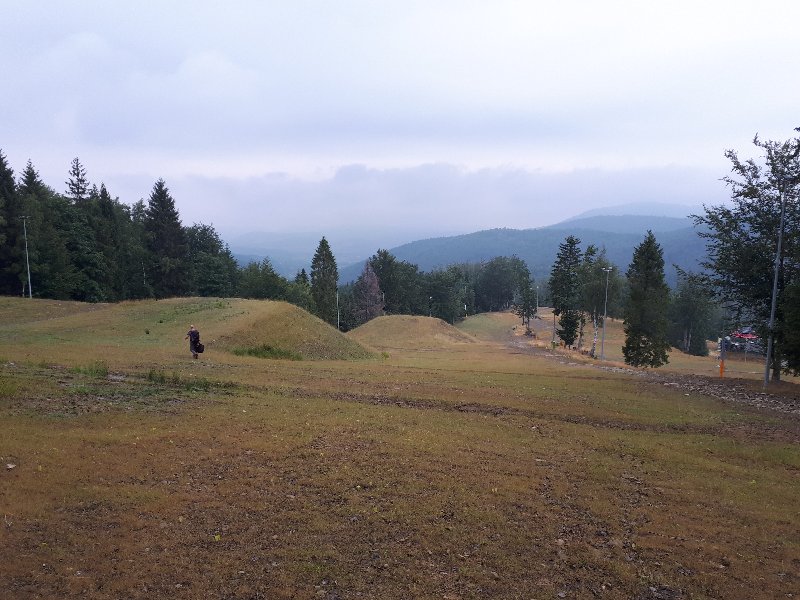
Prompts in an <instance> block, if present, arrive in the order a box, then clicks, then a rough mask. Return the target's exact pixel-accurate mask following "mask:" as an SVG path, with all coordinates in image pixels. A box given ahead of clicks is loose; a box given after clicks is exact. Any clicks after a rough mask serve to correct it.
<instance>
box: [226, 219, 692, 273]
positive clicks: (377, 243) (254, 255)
mask: <svg viewBox="0 0 800 600" xmlns="http://www.w3.org/2000/svg"><path fill="white" fill-rule="evenodd" d="M702 213H703V208H702V207H701V206H687V205H673V204H663V203H635V204H625V205H618V206H610V207H607V208H601V209H594V210H591V211H587V212H584V213H581V214H578V215H576V216H575V217H572V218H570V219H567V220H566V221H563V222H561V223H557V224H555V225H550V226H547V227H540V228H536V229H512V228H500V229H487V230H483V231H476V232H473V233H468V234H460V235H445V236H441V237H434V238H426V239H418V240H409V241H398V240H392V237H391V235H386V234H385V233H382V232H376V233H375V234H374V235H372V236H364V235H360V236H356V237H349V236H347V235H346V234H343V235H338V234H337V233H336V232H331V233H330V234H322V233H300V234H267V233H251V234H247V235H243V236H239V237H237V238H234V239H233V240H231V242H230V246H231V250H232V251H233V253H234V255H235V256H236V258H237V260H239V261H240V262H242V263H245V264H246V263H247V262H250V261H254V260H262V259H263V258H264V257H268V258H269V259H270V262H272V265H273V266H274V267H275V269H276V271H278V272H279V273H281V274H282V275H284V276H286V277H294V275H295V274H296V273H297V271H299V270H300V269H301V268H305V269H306V270H308V269H309V265H310V264H311V258H312V256H313V254H314V251H315V250H316V247H317V244H318V243H319V240H320V238H321V237H322V235H325V236H326V238H327V239H328V241H329V242H330V245H331V249H332V250H333V252H334V255H335V257H336V261H337V263H338V265H339V274H340V282H341V283H347V282H350V281H353V280H355V279H356V278H357V277H358V275H359V273H360V272H361V269H362V268H363V264H364V261H365V260H366V259H368V258H369V257H370V256H372V255H373V254H375V252H376V251H377V250H378V249H379V248H383V249H388V250H389V251H390V252H391V253H392V254H393V255H395V256H396V257H397V258H398V259H399V260H405V261H408V262H410V263H413V264H416V265H418V266H419V268H420V269H421V270H423V271H430V270H432V269H436V268H444V267H447V266H448V265H451V264H454V263H464V262H471V263H475V262H481V261H488V260H490V259H492V258H494V257H496V256H511V255H516V256H518V257H520V258H521V259H523V260H524V261H525V262H526V263H527V264H528V267H529V268H530V269H531V272H532V274H533V276H534V278H535V279H536V280H537V281H544V280H546V279H547V278H548V277H549V274H550V268H551V266H552V263H553V261H554V260H555V256H556V253H557V251H558V246H559V244H560V243H561V242H563V241H564V238H565V237H567V236H568V235H575V236H577V237H578V238H580V239H581V241H582V247H583V248H585V247H586V246H587V245H588V244H594V245H595V246H597V247H598V248H605V250H606V253H607V256H608V258H609V259H610V260H611V261H612V262H613V263H614V264H616V265H617V266H618V267H619V268H620V269H621V270H623V271H624V270H625V269H626V268H627V266H628V263H629V262H630V259H631V256H632V254H633V249H634V247H635V246H636V245H637V244H639V243H640V242H641V241H642V239H643V238H644V235H645V233H646V232H647V230H648V229H649V230H652V231H653V233H655V235H656V238H657V240H658V242H659V243H660V244H661V246H662V248H663V250H664V262H665V272H666V276H667V280H668V281H670V282H673V281H674V279H675V269H674V268H672V265H673V264H677V265H679V266H680V267H682V268H684V269H687V270H692V271H696V270H698V269H699V265H698V263H699V261H701V260H702V259H703V257H704V255H705V242H704V241H703V240H702V239H701V238H700V237H699V236H698V235H697V230H696V228H695V226H694V222H693V220H692V219H691V218H690V215H692V214H702ZM393 242H394V243H393Z"/></svg>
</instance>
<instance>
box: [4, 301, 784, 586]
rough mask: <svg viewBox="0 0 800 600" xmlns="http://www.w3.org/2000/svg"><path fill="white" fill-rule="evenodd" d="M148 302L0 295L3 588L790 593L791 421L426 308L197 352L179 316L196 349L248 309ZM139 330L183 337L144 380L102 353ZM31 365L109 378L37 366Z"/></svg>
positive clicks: (237, 330)
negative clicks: (353, 349)
mask: <svg viewBox="0 0 800 600" xmlns="http://www.w3.org/2000/svg"><path fill="white" fill-rule="evenodd" d="M3 302H5V301H3ZM156 306H158V309H159V311H160V312H157V313H154V312H153V311H152V308H151V307H149V306H147V307H145V306H141V305H138V304H133V305H129V306H127V307H126V306H125V305H120V306H116V307H87V306H86V305H69V306H66V305H63V304H62V305H61V306H57V305H54V306H53V307H52V308H45V309H44V310H43V309H42V307H41V306H40V307H37V308H36V310H38V311H39V314H38V316H36V315H34V314H33V313H32V312H25V311H31V309H32V308H33V306H32V305H30V306H19V305H18V304H17V303H14V302H9V303H8V304H4V305H3V307H2V309H1V310H2V311H3V312H2V316H3V318H2V320H1V321H2V323H3V324H4V325H3V326H2V328H0V331H2V336H4V337H3V339H4V342H3V343H4V347H3V356H4V357H5V358H6V360H7V361H13V362H14V365H11V364H9V363H5V364H3V365H2V367H0V368H2V370H1V371H0V418H2V420H3V423H4V428H3V436H2V437H0V456H2V462H3V463H11V464H16V465H17V466H16V467H15V468H14V469H11V470H4V471H3V472H2V473H0V478H1V479H2V481H0V511H1V512H3V514H4V519H5V524H4V525H3V526H2V528H0V561H1V562H2V564H3V569H2V570H0V590H5V591H6V593H8V594H10V596H9V597H14V598H28V597H78V596H82V597H89V598H115V597H126V598H149V597H163V596H166V595H169V596H171V597H176V598H195V597H215V598H216V597H226V598H251V597H256V596H257V594H261V595H262V596H265V597H274V598H290V597H292V598H316V597H327V598H336V597H338V598H355V597H358V595H359V594H360V595H361V596H362V597H374V598H379V597H380V598H408V597H416V598H434V597H436V598H442V597H453V598H455V597H460V598H487V597H491V598H541V597H558V596H557V594H559V593H563V594H565V597H575V598H583V597H594V596H598V597H607V598H631V597H636V596H638V595H640V594H641V597H643V598H655V597H657V596H656V595H655V593H653V592H651V591H650V588H654V589H656V591H657V592H658V593H661V594H662V596H661V597H670V596H667V595H666V594H667V593H673V592H675V593H677V591H678V590H680V591H681V593H682V594H683V596H682V597H694V598H720V597H724V598H752V597H759V596H760V597H784V596H786V594H788V593H792V592H794V591H796V589H797V585H798V578H797V570H798V560H799V559H800V547H798V540H797V538H796V536H794V535H792V533H791V532H794V531H797V530H798V527H799V526H800V518H799V517H798V513H797V508H796V507H797V505H796V498H797V495H798V492H800V483H799V482H798V472H800V450H798V448H799V446H798V440H799V439H800V426H798V423H797V420H796V419H791V418H787V417H784V416H781V417H780V418H776V417H774V416H773V415H771V414H769V413H757V412H752V411H747V410H745V409H742V408H741V407H738V406H729V405H725V404H721V403H720V402H718V401H715V400H712V399H709V398H705V397H703V396H700V395H695V394H693V395H691V396H685V395H684V394H683V393H682V392H680V391H677V390H674V389H672V388H668V387H664V386H661V385H658V384H653V383H649V382H648V381H646V380H642V379H641V378H637V377H635V376H631V375H628V374H624V373H613V372H607V371H600V370H598V369H595V368H592V367H591V366H588V365H587V366H582V365H581V364H578V363H577V362H576V361H572V364H569V363H568V362H567V361H554V360H550V359H544V358H539V357H537V355H534V354H531V353H530V352H527V351H526V350H525V348H522V347H518V348H513V349H509V348H508V347H507V346H506V343H507V342H508V337H509V333H510V331H511V327H512V326H513V324H514V323H515V321H514V319H513V317H509V315H485V316H481V317H479V318H475V319H471V320H470V321H468V322H467V323H466V324H465V326H464V328H463V329H464V330H465V331H467V332H468V333H469V334H470V337H467V338H465V339H467V340H471V341H469V342H466V343H461V342H456V343H450V342H448V343H444V342H442V341H441V340H442V338H441V337H440V336H441V333H442V331H443V330H445V331H449V328H447V327H443V324H440V323H439V322H437V321H435V320H429V319H422V320H417V321H416V322H415V326H414V327H411V326H410V324H409V323H408V322H406V321H405V320H403V319H397V318H392V319H389V320H387V321H386V322H384V323H383V325H382V327H381V329H379V330H377V331H373V332H372V333H370V334H369V335H366V333H369V332H368V331H366V330H365V331H366V333H365V331H362V332H360V334H358V335H357V334H353V337H356V338H359V337H361V336H363V337H364V338H370V339H373V340H375V339H377V340H383V341H384V343H385V344H386V346H385V347H387V348H389V347H390V348H391V351H390V357H389V358H388V359H386V360H383V361H375V360H370V361H360V362H359V361H352V360H348V361H316V362H311V361H303V362H289V361H263V360H258V359H251V358H242V357H236V356H233V355H231V354H228V353H224V352H219V351H216V350H212V351H210V352H209V353H208V355H207V356H205V357H204V359H203V360H202V361H196V362H195V361H192V360H191V359H190V358H188V355H187V353H186V352H185V351H184V348H183V341H182V338H183V334H184V333H185V331H184V330H185V328H186V327H187V326H188V322H187V319H188V318H192V319H193V320H194V321H195V324H197V325H198V326H200V327H201V329H202V330H203V332H204V338H205V339H206V340H208V343H209V345H210V346H212V348H213V346H214V345H215V344H217V343H219V344H220V345H223V344H225V343H227V341H226V340H228V339H237V340H240V339H242V338H243V336H244V334H243V333H241V332H242V331H247V329H246V328H244V329H243V328H242V324H243V323H253V322H254V321H253V320H252V314H253V312H252V311H253V310H254V309H253V308H252V307H249V306H248V305H239V304H237V303H235V302H234V303H231V304H230V306H220V307H217V308H212V307H207V308H203V306H194V307H192V308H191V312H188V313H187V306H191V303H190V304H189V305H183V304H181V303H179V302H177V301H175V302H173V301H169V302H165V303H163V304H161V303H156ZM198 308H199V309H200V310H196V309H198ZM50 310H53V311H56V313H58V314H56V313H50ZM109 311H110V312H109ZM248 311H249V312H248ZM12 312H13V315H14V319H13V320H14V322H15V324H8V323H9V322H10V320H11V319H9V318H7V317H8V315H10V314H11V313H12ZM34 312H35V311H34ZM65 312H67V313H71V316H68V315H66V314H64V313H65ZM51 314H52V316H55V318H50V317H51ZM115 314H116V316H113V315H115ZM155 314H158V315H160V316H161V317H162V319H161V320H163V321H164V322H163V323H158V320H156V321H155V322H156V323H157V325H153V324H152V322H153V316H154V315H155ZM212 314H213V315H216V316H213V317H212ZM259 314H261V313H259ZM86 315H93V317H92V320H91V321H87V320H84V319H85V318H86ZM196 317H202V321H201V322H199V323H198V322H197V321H200V319H199V318H196ZM25 321H27V324H23V323H24V322H25ZM376 324H380V323H376ZM145 326H150V327H152V328H153V329H152V330H151V333H150V336H156V339H158V340H160V341H161V343H162V344H163V343H166V342H168V341H171V340H172V339H173V337H175V332H177V335H178V337H179V338H180V339H179V340H178V342H176V344H175V348H176V349H175V350H173V351H171V352H167V351H163V354H161V355H160V356H161V360H162V361H163V362H162V363H161V365H160V367H161V368H163V369H164V370H165V371H169V372H173V373H174V374H175V376H174V377H172V378H169V379H168V380H166V381H152V380H148V379H147V378H145V377H142V376H136V373H141V370H140V367H141V364H140V363H141V361H142V360H144V359H142V358H141V357H140V355H139V350H138V348H142V349H143V350H147V351H149V352H151V353H156V350H155V348H157V347H158V346H159V344H156V343H152V342H150V339H148V338H142V339H141V340H139V339H137V341H136V344H140V345H141V346H136V348H137V350H136V352H129V353H123V354H117V353H115V352H112V351H110V350H109V348H113V346H111V345H110V344H111V342H108V338H109V337H111V338H113V337H114V336H113V335H111V336H110V335H109V334H108V332H109V331H112V332H113V331H118V330H128V331H130V330H131V328H134V327H145ZM374 326H375V325H373V327H374ZM86 328H88V329H89V330H88V331H87V329H86ZM390 333H391V335H389V334H390ZM12 335H16V336H17V338H15V339H22V338H24V339H25V340H26V342H25V343H24V344H14V343H8V340H9V339H10V336H12ZM144 335H146V334H144ZM390 337H391V344H390V343H389V342H388V341H387V340H388V338H390ZM458 337H459V336H458V335H457V334H456V335H453V336H452V337H450V338H448V339H453V338H455V339H458ZM98 340H99V341H100V342H102V343H98ZM214 340H216V341H214ZM431 340H433V341H438V342H437V343H438V345H436V346H435V345H434V344H433V342H432V341H431ZM474 340H481V341H480V342H478V341H474ZM607 342H608V338H607ZM105 344H109V345H105ZM434 346H435V347H434ZM65 348H69V349H80V355H79V356H69V357H62V356H61V355H62V354H63V351H64V349H65ZM54 356H57V357H60V358H68V359H69V360H68V361H64V362H61V363H60V364H78V365H80V364H88V363H90V362H92V361H94V360H97V359H98V358H103V359H105V360H108V361H109V362H111V363H113V364H114V365H116V368H117V369H118V370H119V371H120V372H121V373H122V374H126V376H125V377H124V378H123V377H121V376H120V373H118V374H117V375H116V377H112V378H105V377H102V376H97V375H98V374H95V375H92V374H91V373H81V372H71V371H69V370H65V369H63V368H54V367H47V366H45V365H46V364H50V363H52V362H58V361H53V357H54ZM125 360H129V363H128V364H127V365H126V363H125ZM145 366H146V365H145ZM99 375H102V374H99ZM198 375H202V377H204V378H205V381H204V385H197V383H198V382H197V381H196V380H195V379H194V378H195V377H197V376H198ZM659 590H661V591H660V592H659ZM670 590H671V591H670ZM672 597H678V596H672Z"/></svg>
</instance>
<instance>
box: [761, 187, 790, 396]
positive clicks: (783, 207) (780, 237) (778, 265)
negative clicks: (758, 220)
mask: <svg viewBox="0 0 800 600" xmlns="http://www.w3.org/2000/svg"><path fill="white" fill-rule="evenodd" d="M785 183H786V180H785V179H783V178H782V179H781V221H780V225H779V226H778V248H777V250H776V251H775V274H774V276H773V278H772V305H771V307H770V310H769V326H768V328H767V331H768V332H769V338H767V358H766V360H765V361H764V387H767V386H768V385H769V369H770V360H771V358H772V345H773V338H774V333H773V331H772V328H773V327H774V326H775V309H776V307H777V304H778V273H779V272H780V268H781V246H782V244H783V224H784V221H785V220H786V194H785V191H784V188H785Z"/></svg>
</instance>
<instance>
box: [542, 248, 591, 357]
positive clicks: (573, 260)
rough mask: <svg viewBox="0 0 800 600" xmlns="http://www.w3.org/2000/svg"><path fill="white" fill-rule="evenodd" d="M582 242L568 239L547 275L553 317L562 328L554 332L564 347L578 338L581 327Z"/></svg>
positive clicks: (559, 250) (559, 249)
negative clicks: (548, 275) (555, 317)
mask: <svg viewBox="0 0 800 600" xmlns="http://www.w3.org/2000/svg"><path fill="white" fill-rule="evenodd" d="M580 243H581V241H580V240H579V239H578V238H577V237H575V236H574V235H570V236H568V237H567V238H566V239H565V240H564V241H563V242H562V243H561V244H560V245H559V247H558V254H557V255H556V262H555V263H554V264H553V268H552V270H551V271H550V297H551V301H552V304H553V315H555V316H557V317H558V318H559V320H558V324H559V325H560V326H561V328H560V329H559V330H558V331H557V333H558V337H560V338H561V339H562V340H563V341H564V343H565V344H566V345H567V346H571V345H572V344H574V343H575V340H576V339H577V338H578V332H579V330H580V323H581V311H580V300H581V286H580V274H581V259H582V256H583V255H582V252H581V249H580Z"/></svg>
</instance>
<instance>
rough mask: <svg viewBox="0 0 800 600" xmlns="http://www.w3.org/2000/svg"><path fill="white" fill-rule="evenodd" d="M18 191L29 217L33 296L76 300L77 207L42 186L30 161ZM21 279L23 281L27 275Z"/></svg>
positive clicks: (23, 208) (29, 253) (29, 251)
mask: <svg viewBox="0 0 800 600" xmlns="http://www.w3.org/2000/svg"><path fill="white" fill-rule="evenodd" d="M18 190H19V197H20V204H21V207H22V210H23V211H24V213H25V214H26V215H27V216H28V217H29V219H28V257H29V262H30V268H31V280H32V287H33V293H34V295H36V296H40V297H42V298H54V299H60V300H61V299H63V300H67V299H70V300H71V299H74V298H75V291H76V289H78V287H79V281H78V275H77V272H76V269H75V266H74V257H73V255H72V253H71V252H70V236H71V228H70V224H71V223H72V221H73V215H72V213H73V212H74V210H75V209H74V207H72V206H70V204H69V201H68V200H67V199H66V198H65V197H64V196H61V195H60V194H58V193H56V192H55V190H53V189H52V188H50V187H48V186H47V185H45V184H44V182H42V180H41V178H40V177H39V173H38V172H37V171H36V169H35V168H34V167H33V164H32V163H31V161H30V160H29V161H28V164H27V165H26V166H25V170H24V171H23V172H22V176H21V177H20V183H19V188H18ZM21 242H22V241H21V240H20V243H21ZM22 251H23V252H24V249H23V250H22ZM23 260H24V257H23ZM20 268H24V266H22V265H21V267H20ZM19 277H20V279H22V278H24V274H22V273H20V275H19Z"/></svg>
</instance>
